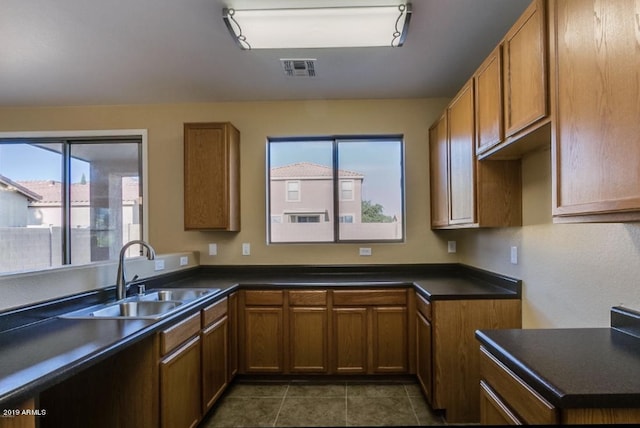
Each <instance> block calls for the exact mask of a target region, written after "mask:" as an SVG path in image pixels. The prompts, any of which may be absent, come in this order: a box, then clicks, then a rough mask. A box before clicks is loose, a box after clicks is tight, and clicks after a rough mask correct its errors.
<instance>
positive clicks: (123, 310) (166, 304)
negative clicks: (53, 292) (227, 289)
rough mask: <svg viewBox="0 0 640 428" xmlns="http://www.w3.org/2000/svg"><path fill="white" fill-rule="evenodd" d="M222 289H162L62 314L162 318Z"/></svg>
mask: <svg viewBox="0 0 640 428" xmlns="http://www.w3.org/2000/svg"><path fill="white" fill-rule="evenodd" d="M218 291H220V289H219V288H163V289H157V290H149V291H148V292H147V293H145V294H143V295H141V296H132V297H128V298H126V299H123V300H120V301H116V302H110V303H104V304H102V305H95V306H91V307H87V308H83V309H79V310H77V311H73V312H69V313H67V314H64V315H61V316H60V318H73V319H159V318H162V317H165V316H167V315H169V314H171V313H173V312H174V311H176V310H178V309H182V308H184V307H185V306H188V305H190V304H194V303H196V302H197V301H198V300H200V299H202V298H204V297H206V296H209V295H211V294H214V293H217V292H218Z"/></svg>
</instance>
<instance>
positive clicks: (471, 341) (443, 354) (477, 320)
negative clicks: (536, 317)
mask: <svg viewBox="0 0 640 428" xmlns="http://www.w3.org/2000/svg"><path fill="white" fill-rule="evenodd" d="M431 310H432V322H431V326H432V338H431V346H432V388H433V390H432V400H431V404H432V407H433V408H434V409H444V410H446V412H445V415H446V419H447V422H449V423H468V422H476V423H477V422H478V421H480V407H479V406H480V398H479V397H480V369H479V364H480V352H479V347H478V344H477V342H476V340H475V336H474V334H475V331H476V330H477V329H496V328H520V327H521V322H522V321H521V301H520V300H519V299H498V300H437V301H435V302H431ZM424 377H426V376H424ZM425 393H426V392H425Z"/></svg>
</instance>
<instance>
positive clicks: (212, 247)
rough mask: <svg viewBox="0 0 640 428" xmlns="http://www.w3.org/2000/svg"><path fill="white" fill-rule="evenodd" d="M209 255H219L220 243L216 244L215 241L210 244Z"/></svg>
mask: <svg viewBox="0 0 640 428" xmlns="http://www.w3.org/2000/svg"><path fill="white" fill-rule="evenodd" d="M209 255H210V256H217V255H218V244H215V243H211V244H209Z"/></svg>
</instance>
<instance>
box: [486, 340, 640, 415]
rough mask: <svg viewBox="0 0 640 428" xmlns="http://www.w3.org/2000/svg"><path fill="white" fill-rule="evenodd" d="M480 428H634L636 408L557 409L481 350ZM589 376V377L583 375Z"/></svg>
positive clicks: (637, 411)
mask: <svg viewBox="0 0 640 428" xmlns="http://www.w3.org/2000/svg"><path fill="white" fill-rule="evenodd" d="M480 373H481V379H482V380H481V386H480V388H481V400H480V415H481V418H480V422H481V423H482V424H483V425H524V424H531V425H556V424H562V425H565V424H579V425H583V424H637V423H638V421H639V420H640V409H637V408H558V407H555V406H553V405H552V404H551V403H549V402H548V401H547V400H545V399H544V398H543V397H542V396H541V395H540V394H538V393H537V392H536V391H535V390H534V389H533V388H532V387H531V386H530V385H528V384H527V383H526V382H525V381H524V380H522V379H521V378H520V377H518V376H517V375H516V374H515V373H513V371H511V370H510V369H509V368H508V367H506V366H505V365H504V364H502V362H500V361H499V360H498V359H497V358H496V357H495V356H494V355H492V354H491V352H489V350H487V349H485V348H484V347H483V346H481V347H480ZM585 376H588V374H585Z"/></svg>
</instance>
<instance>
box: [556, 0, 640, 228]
mask: <svg viewBox="0 0 640 428" xmlns="http://www.w3.org/2000/svg"><path fill="white" fill-rule="evenodd" d="M549 12H550V22H551V25H552V30H551V37H552V40H551V42H552V43H551V46H552V52H551V53H552V55H551V69H552V75H553V76H554V77H555V79H554V80H552V91H553V93H554V95H555V97H554V99H553V101H554V102H553V103H552V110H553V127H552V151H551V156H552V164H551V167H552V180H553V215H554V216H555V217H554V220H555V221H583V222H585V221H638V220H640V168H639V167H638V166H639V165H640V119H639V118H640V103H639V102H638V100H639V99H640V75H639V74H638V70H640V50H638V16H639V11H638V2H637V1H634V0H616V1H606V2H596V1H588V0H581V1H551V2H550V8H549Z"/></svg>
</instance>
